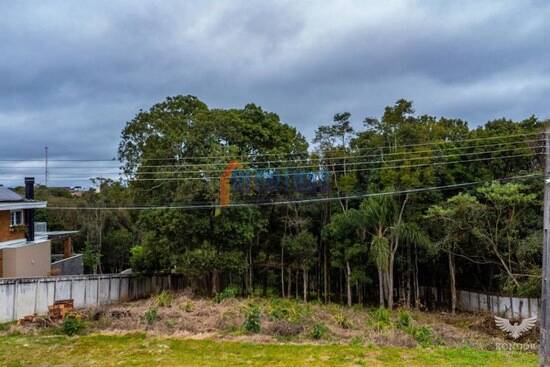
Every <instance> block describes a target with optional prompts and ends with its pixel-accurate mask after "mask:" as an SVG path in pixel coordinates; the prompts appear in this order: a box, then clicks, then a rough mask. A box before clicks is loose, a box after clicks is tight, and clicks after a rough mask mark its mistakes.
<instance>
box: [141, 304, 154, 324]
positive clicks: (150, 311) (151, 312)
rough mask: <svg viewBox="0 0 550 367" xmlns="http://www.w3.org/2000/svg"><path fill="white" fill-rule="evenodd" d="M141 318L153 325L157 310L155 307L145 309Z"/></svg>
mask: <svg viewBox="0 0 550 367" xmlns="http://www.w3.org/2000/svg"><path fill="white" fill-rule="evenodd" d="M143 318H144V319H145V321H146V322H147V324H148V325H153V324H154V323H155V321H157V318H158V311H157V309H156V308H155V307H152V308H150V309H148V310H147V311H145V313H144V314H143Z"/></svg>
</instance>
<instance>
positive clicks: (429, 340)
mask: <svg viewBox="0 0 550 367" xmlns="http://www.w3.org/2000/svg"><path fill="white" fill-rule="evenodd" d="M409 334H411V336H412V337H413V338H414V340H416V341H417V343H418V344H420V345H422V346H423V347H427V346H429V345H432V344H436V342H437V341H436V339H435V338H434V335H433V333H432V329H430V328H429V327H427V326H420V327H409Z"/></svg>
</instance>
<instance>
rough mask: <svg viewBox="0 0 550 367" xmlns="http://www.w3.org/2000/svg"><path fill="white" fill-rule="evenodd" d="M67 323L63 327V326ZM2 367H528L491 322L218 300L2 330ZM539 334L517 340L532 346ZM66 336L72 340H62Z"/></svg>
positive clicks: (180, 298) (173, 302)
mask: <svg viewBox="0 0 550 367" xmlns="http://www.w3.org/2000/svg"><path fill="white" fill-rule="evenodd" d="M68 321H70V322H68ZM0 326H1V327H0V366H220V365H227V366H239V365H246V366H285V367H291V366H501V365H507V366H528V365H533V366H535V365H536V362H537V355H536V354H535V353H532V352H531V353H527V352H504V351H495V347H496V345H497V344H498V343H510V341H509V340H506V339H505V337H504V335H503V334H502V332H500V331H499V330H497V329H496V328H495V327H494V321H493V320H492V317H491V316H488V315H486V316H480V315H471V314H461V315H456V316H451V315H449V314H446V313H425V312H416V311H408V310H395V311H393V312H389V311H387V310H382V309H374V308H373V309H366V308H363V307H352V308H348V307H343V306H340V305H335V304H332V305H322V304H315V303H309V304H304V303H301V302H298V301H294V300H288V299H280V298H273V299H270V298H248V299H237V298H235V297H234V295H233V294H223V295H221V296H218V297H217V299H215V300H212V299H201V298H194V297H192V295H189V294H183V293H182V294H171V293H161V294H159V295H157V296H154V297H152V298H150V299H145V300H140V301H136V302H131V303H126V304H118V305H112V306H109V307H102V308H98V309H89V310H80V311H77V312H76V313H74V314H72V315H70V317H68V318H66V320H65V322H60V321H58V322H52V321H51V320H49V319H48V318H39V319H38V321H33V322H27V323H19V324H16V323H12V324H8V325H0ZM536 333H537V331H536V330H533V331H532V332H531V334H528V335H526V336H524V337H523V338H522V340H520V342H522V343H523V342H530V343H533V342H536V340H537V338H536V336H537V335H536ZM66 334H70V335H73V334H74V335H73V336H67V335H66Z"/></svg>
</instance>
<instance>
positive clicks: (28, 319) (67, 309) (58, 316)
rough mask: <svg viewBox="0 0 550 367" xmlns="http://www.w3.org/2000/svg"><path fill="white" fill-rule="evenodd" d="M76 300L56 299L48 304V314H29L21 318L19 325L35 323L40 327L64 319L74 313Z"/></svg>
mask: <svg viewBox="0 0 550 367" xmlns="http://www.w3.org/2000/svg"><path fill="white" fill-rule="evenodd" d="M74 312H75V311H74V301H73V300H72V299H63V300H59V301H55V302H54V303H53V305H51V306H48V314H47V315H46V316H40V315H36V314H34V315H28V316H25V317H23V318H22V319H20V320H19V321H18V322H17V324H18V325H29V324H33V325H35V326H38V327H46V326H50V325H52V324H54V323H55V322H57V321H60V320H63V319H64V318H65V316H66V315H68V314H70V313H74Z"/></svg>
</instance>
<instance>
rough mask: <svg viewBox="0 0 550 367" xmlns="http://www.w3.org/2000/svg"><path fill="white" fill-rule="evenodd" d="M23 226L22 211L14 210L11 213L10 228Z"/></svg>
mask: <svg viewBox="0 0 550 367" xmlns="http://www.w3.org/2000/svg"><path fill="white" fill-rule="evenodd" d="M22 224H23V211H22V210H14V211H12V212H11V226H12V227H16V226H20V225H22Z"/></svg>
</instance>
